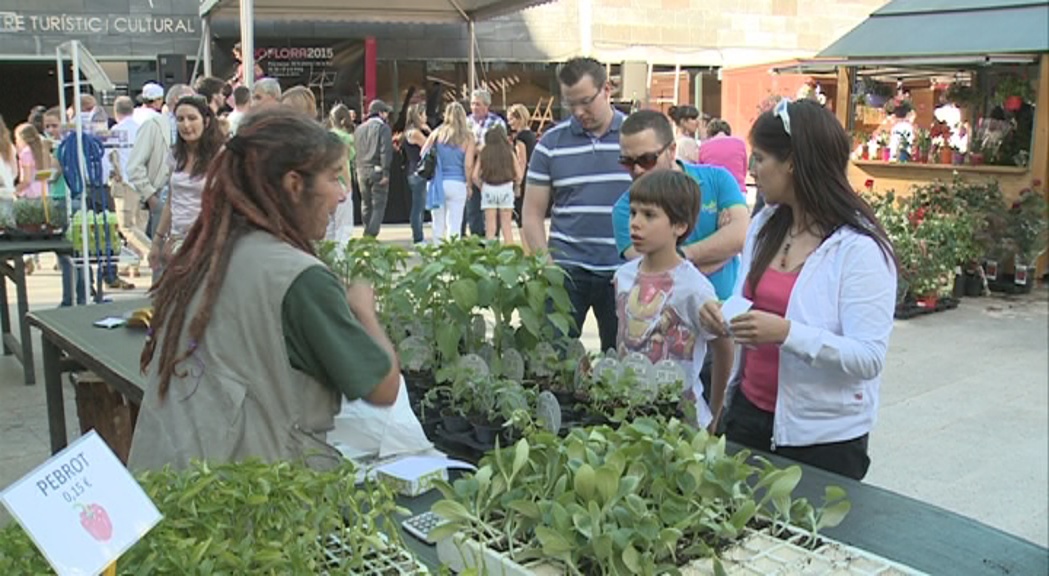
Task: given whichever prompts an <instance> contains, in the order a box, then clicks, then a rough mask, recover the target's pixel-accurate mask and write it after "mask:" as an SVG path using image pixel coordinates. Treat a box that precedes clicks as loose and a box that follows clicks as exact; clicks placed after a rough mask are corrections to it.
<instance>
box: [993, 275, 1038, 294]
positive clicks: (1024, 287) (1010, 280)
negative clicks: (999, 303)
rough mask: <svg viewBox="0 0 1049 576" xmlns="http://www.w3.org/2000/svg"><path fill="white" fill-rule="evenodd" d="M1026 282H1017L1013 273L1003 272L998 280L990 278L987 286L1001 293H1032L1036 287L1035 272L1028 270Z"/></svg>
mask: <svg viewBox="0 0 1049 576" xmlns="http://www.w3.org/2000/svg"><path fill="white" fill-rule="evenodd" d="M1028 274H1029V275H1030V276H1028V278H1027V283H1026V284H1017V283H1016V281H1015V277H1014V276H1013V275H1012V274H1003V275H1001V276H1000V277H998V279H997V280H988V281H987V288H988V289H990V291H991V292H998V293H1001V294H1030V293H1031V289H1032V288H1034V273H1033V272H1028Z"/></svg>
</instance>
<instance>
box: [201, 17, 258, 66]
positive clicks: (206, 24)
mask: <svg viewBox="0 0 1049 576" xmlns="http://www.w3.org/2000/svg"><path fill="white" fill-rule="evenodd" d="M200 33H201V35H202V36H204V75H205V76H211V17H210V16H205V17H204V18H203V19H202V20H201V21H200ZM251 69H252V70H253V71H254V70H255V66H254V65H252V67H251Z"/></svg>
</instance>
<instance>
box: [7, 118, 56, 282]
mask: <svg viewBox="0 0 1049 576" xmlns="http://www.w3.org/2000/svg"><path fill="white" fill-rule="evenodd" d="M15 148H17V149H18V186H17V187H16V188H15V196H16V197H18V198H23V199H26V200H31V199H37V198H40V197H41V196H43V195H44V183H43V182H41V181H39V180H37V177H36V173H37V171H39V170H49V169H50V168H51V163H50V156H49V155H48V153H47V150H46V148H45V146H44V140H43V138H41V137H40V132H38V131H37V129H36V127H34V126H33V125H32V124H29V123H28V122H27V123H25V124H20V125H19V126H18V127H17V128H15ZM39 266H40V254H33V255H32V256H29V257H27V258H26V259H25V269H26V270H25V273H26V274H32V273H33V270H35V269H36V268H37V267H39Z"/></svg>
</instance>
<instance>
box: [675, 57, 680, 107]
mask: <svg viewBox="0 0 1049 576" xmlns="http://www.w3.org/2000/svg"><path fill="white" fill-rule="evenodd" d="M680 97H681V63H680V62H677V63H675V64H674V106H677V105H679V104H681V102H680V101H678V98H680Z"/></svg>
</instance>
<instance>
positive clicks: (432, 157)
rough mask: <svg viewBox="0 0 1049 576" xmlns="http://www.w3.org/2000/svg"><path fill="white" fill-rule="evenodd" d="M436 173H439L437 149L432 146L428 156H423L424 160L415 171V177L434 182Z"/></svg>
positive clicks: (427, 153) (427, 152)
mask: <svg viewBox="0 0 1049 576" xmlns="http://www.w3.org/2000/svg"><path fill="white" fill-rule="evenodd" d="M435 172H437V147H436V146H432V147H430V149H429V150H427V151H426V155H425V156H423V158H422V160H421V161H420V162H419V167H418V168H417V169H416V170H415V175H416V176H418V177H420V178H422V179H423V180H433V175H434V173H435Z"/></svg>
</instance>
